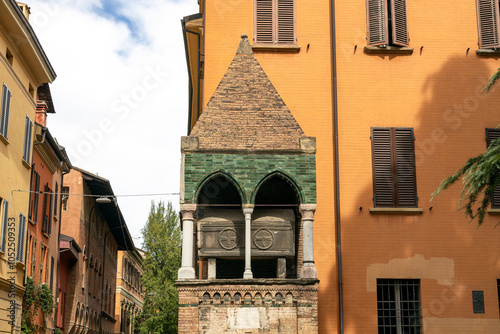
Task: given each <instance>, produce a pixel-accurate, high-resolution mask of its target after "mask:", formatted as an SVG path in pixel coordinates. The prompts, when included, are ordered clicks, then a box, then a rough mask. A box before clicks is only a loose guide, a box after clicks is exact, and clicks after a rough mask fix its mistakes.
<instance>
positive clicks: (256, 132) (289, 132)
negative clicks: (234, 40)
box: [189, 35, 306, 151]
mask: <svg viewBox="0 0 500 334" xmlns="http://www.w3.org/2000/svg"><path fill="white" fill-rule="evenodd" d="M189 137H197V138H198V142H199V146H198V148H199V149H201V150H251V151H263V150H265V151H269V150H271V151H272V150H300V149H301V145H300V139H301V138H306V136H305V134H304V132H303V131H302V129H301V127H300V126H299V124H298V123H297V121H296V120H295V118H294V117H293V115H292V114H291V112H290V110H289V109H288V107H287V106H286V105H285V103H284V102H283V99H282V98H281V96H280V95H279V94H278V92H277V90H276V88H275V87H274V85H273V84H272V83H271V81H270V80H269V78H268V77H267V75H266V73H265V72H264V70H263V69H262V67H261V66H260V64H259V62H258V61H257V59H256V58H255V56H254V55H253V52H252V48H251V46H250V43H249V41H248V37H247V35H242V38H241V41H240V45H239V47H238V50H237V52H236V55H235V57H234V59H233V61H232V62H231V65H230V66H229V68H228V69H227V71H226V73H225V74H224V77H223V78H222V80H221V81H220V83H219V85H218V87H217V89H216V90H215V92H214V94H213V95H212V97H211V99H210V101H209V102H208V104H207V106H206V107H205V109H204V110H203V113H202V114H201V116H200V118H199V119H198V121H197V123H196V125H195V126H194V128H193V130H192V131H191V134H190V136H189Z"/></svg>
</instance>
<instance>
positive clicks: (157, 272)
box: [135, 201, 181, 334]
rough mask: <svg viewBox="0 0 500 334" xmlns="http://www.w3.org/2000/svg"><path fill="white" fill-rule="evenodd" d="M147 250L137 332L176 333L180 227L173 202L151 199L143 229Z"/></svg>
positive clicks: (144, 245)
mask: <svg viewBox="0 0 500 334" xmlns="http://www.w3.org/2000/svg"><path fill="white" fill-rule="evenodd" d="M142 234H143V238H144V244H143V248H144V250H145V251H146V257H145V259H144V274H143V276H142V283H143V286H144V290H145V293H146V296H145V300H144V307H143V315H142V316H141V315H139V316H138V318H137V319H136V320H137V324H136V327H135V328H136V330H138V332H139V333H141V334H143V333H162V334H163V333H177V311H178V295H177V288H176V287H175V284H174V282H175V280H176V279H177V271H178V270H179V268H180V266H181V229H180V225H179V217H178V214H177V213H176V212H175V211H174V210H173V208H172V204H171V203H167V206H166V207H165V205H164V203H163V202H161V201H160V202H159V203H158V204H155V203H154V202H152V203H151V210H150V212H149V217H148V222H147V223H146V226H145V227H144V229H143V230H142Z"/></svg>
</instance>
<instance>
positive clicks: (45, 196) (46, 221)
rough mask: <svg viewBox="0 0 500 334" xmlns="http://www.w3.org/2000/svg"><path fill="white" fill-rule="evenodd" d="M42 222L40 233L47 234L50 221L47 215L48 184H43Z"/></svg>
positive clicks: (48, 200)
mask: <svg viewBox="0 0 500 334" xmlns="http://www.w3.org/2000/svg"><path fill="white" fill-rule="evenodd" d="M43 192H44V193H43V216H42V217H43V222H42V232H43V233H45V234H47V232H48V228H49V223H50V220H49V214H50V207H49V203H50V198H49V193H50V189H49V185H48V184H45V188H44V190H43Z"/></svg>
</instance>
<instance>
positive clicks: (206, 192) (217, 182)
mask: <svg viewBox="0 0 500 334" xmlns="http://www.w3.org/2000/svg"><path fill="white" fill-rule="evenodd" d="M225 180H227V181H228V182H229V183H230V184H231V185H232V186H234V188H235V190H236V192H237V193H238V195H239V199H240V203H241V204H244V203H247V198H246V194H245V191H244V190H243V188H242V187H241V185H240V184H239V182H238V181H237V180H236V179H235V178H234V177H233V176H232V175H231V174H230V173H228V172H226V171H224V170H222V169H220V170H217V171H215V172H212V173H210V174H208V175H207V176H206V177H205V178H204V179H203V180H202V181H201V182H199V183H198V185H197V186H196V191H195V194H194V198H193V203H197V204H200V203H199V199H200V196H204V197H209V196H212V195H214V194H215V196H216V195H217V194H218V193H219V192H220V191H221V190H225V189H227V188H226V187H227V183H226V182H225ZM212 181H213V182H212ZM209 184H210V185H212V186H213V187H212V188H213V194H212V193H211V190H210V189H208V187H207V186H209Z"/></svg>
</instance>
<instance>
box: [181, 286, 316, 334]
mask: <svg viewBox="0 0 500 334" xmlns="http://www.w3.org/2000/svg"><path fill="white" fill-rule="evenodd" d="M245 283H246V284H245ZM177 286H178V290H179V333H207V334H208V333H235V334H236V333H304V334H305V333H317V332H318V316H317V314H318V296H317V293H318V281H317V280H251V281H245V282H244V283H243V282H242V281H241V280H218V281H217V283H215V282H211V281H189V282H177Z"/></svg>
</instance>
